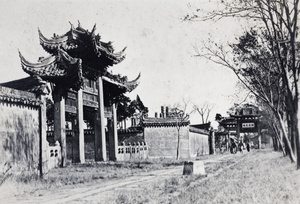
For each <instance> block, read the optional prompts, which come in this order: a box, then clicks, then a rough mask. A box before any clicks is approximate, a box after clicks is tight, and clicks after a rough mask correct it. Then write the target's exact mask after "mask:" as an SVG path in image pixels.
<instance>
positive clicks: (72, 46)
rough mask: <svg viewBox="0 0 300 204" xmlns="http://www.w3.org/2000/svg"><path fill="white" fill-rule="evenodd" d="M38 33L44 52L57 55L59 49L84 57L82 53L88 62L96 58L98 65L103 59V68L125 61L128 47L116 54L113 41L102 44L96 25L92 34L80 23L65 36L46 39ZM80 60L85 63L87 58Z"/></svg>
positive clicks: (72, 27)
mask: <svg viewBox="0 0 300 204" xmlns="http://www.w3.org/2000/svg"><path fill="white" fill-rule="evenodd" d="M38 31H39V38H40V44H41V45H42V47H43V48H44V50H45V51H47V52H48V53H50V54H53V53H55V52H56V50H57V49H58V48H61V49H64V50H66V51H68V53H70V54H71V55H72V56H73V55H74V56H78V55H79V54H80V55H82V53H85V54H86V59H87V61H90V59H91V58H95V59H94V61H96V62H98V63H97V64H99V61H97V58H98V59H100V58H101V63H102V65H103V67H107V66H112V65H114V64H118V63H119V62H121V61H122V60H124V59H125V49H126V47H125V48H124V49H123V50H122V51H120V52H114V48H113V46H112V42H111V41H109V42H102V41H100V39H101V36H100V35H99V34H95V31H96V25H95V26H94V27H93V29H92V31H91V32H90V31H88V30H86V29H84V28H82V27H81V26H80V23H78V27H77V28H74V26H73V25H72V24H71V28H70V30H69V31H68V32H67V33H65V34H63V35H55V34H54V36H53V37H52V38H46V37H45V36H44V35H43V34H42V32H41V31H40V30H38ZM86 45H89V46H86ZM80 58H81V59H82V60H83V61H85V59H84V58H85V57H83V56H81V57H80ZM104 59H105V60H104ZM103 60H104V61H103ZM83 63H85V62H83ZM87 64H88V63H87ZM89 65H90V67H92V68H95V69H96V68H98V67H93V66H91V64H89Z"/></svg>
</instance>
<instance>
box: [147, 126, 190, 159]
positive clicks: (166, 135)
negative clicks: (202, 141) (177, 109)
mask: <svg viewBox="0 0 300 204" xmlns="http://www.w3.org/2000/svg"><path fill="white" fill-rule="evenodd" d="M144 137H145V142H146V143H147V145H148V148H149V158H151V157H166V158H176V152H177V129H176V127H145V128H144ZM180 157H181V158H189V157H190V154H189V132H188V127H186V126H185V127H181V128H180Z"/></svg>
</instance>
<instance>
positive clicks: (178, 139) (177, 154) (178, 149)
mask: <svg viewBox="0 0 300 204" xmlns="http://www.w3.org/2000/svg"><path fill="white" fill-rule="evenodd" d="M179 131H180V129H178V130H177V153H176V159H177V160H179V158H180V133H179Z"/></svg>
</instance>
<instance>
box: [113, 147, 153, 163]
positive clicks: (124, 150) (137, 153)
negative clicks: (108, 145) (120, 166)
mask: <svg viewBox="0 0 300 204" xmlns="http://www.w3.org/2000/svg"><path fill="white" fill-rule="evenodd" d="M147 158H148V146H147V144H146V143H144V142H142V143H139V142H138V143H135V142H134V143H133V145H131V143H128V145H125V143H124V142H123V143H122V145H121V146H118V154H117V161H128V160H144V159H147Z"/></svg>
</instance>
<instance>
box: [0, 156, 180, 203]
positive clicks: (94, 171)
mask: <svg viewBox="0 0 300 204" xmlns="http://www.w3.org/2000/svg"><path fill="white" fill-rule="evenodd" d="M182 164H183V161H174V160H172V159H165V158H160V159H153V160H146V161H131V162H87V163H85V164H72V163H69V164H68V165H67V166H66V167H64V168H55V169H52V170H50V172H49V173H48V174H46V175H45V176H44V178H43V179H41V178H39V177H38V176H37V175H32V174H29V173H28V172H26V171H22V172H20V173H18V174H14V173H11V172H8V173H7V174H6V177H5V180H3V183H2V184H1V185H0V192H1V194H0V199H3V198H5V197H10V196H15V197H18V196H22V197H26V196H32V195H33V196H39V195H46V194H51V192H53V191H59V190H61V189H63V188H67V187H69V188H70V186H71V187H74V188H75V187H78V186H80V185H84V184H88V183H95V182H99V181H101V180H102V181H103V180H107V179H117V178H124V177H128V176H131V175H135V174H138V173H142V172H148V171H152V170H159V169H165V168H172V166H178V165H182Z"/></svg>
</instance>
